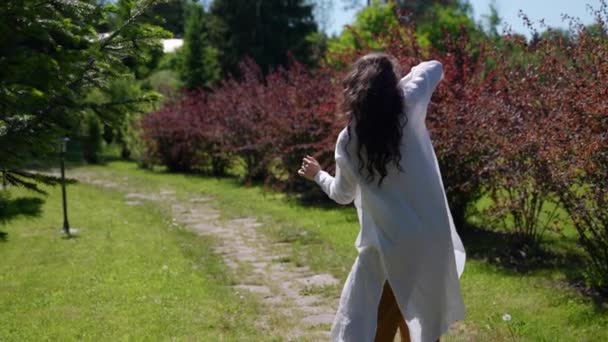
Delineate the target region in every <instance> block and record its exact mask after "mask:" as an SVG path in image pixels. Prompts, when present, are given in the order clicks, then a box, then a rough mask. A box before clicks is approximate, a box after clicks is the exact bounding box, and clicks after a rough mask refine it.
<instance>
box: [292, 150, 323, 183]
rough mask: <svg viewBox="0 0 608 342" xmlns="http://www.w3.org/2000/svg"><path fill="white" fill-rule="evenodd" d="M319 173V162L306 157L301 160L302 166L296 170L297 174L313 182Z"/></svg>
mask: <svg viewBox="0 0 608 342" xmlns="http://www.w3.org/2000/svg"><path fill="white" fill-rule="evenodd" d="M319 171H321V165H319V162H318V161H317V160H316V159H315V158H313V157H311V156H309V155H307V156H306V157H304V159H302V166H301V167H300V169H299V170H298V174H299V175H300V176H302V177H304V178H306V179H309V180H313V179H314V178H315V176H316V175H317V173H318V172H319Z"/></svg>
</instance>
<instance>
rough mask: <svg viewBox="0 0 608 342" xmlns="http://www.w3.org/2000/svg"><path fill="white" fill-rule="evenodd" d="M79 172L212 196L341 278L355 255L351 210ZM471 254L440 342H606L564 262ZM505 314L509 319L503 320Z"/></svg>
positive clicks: (114, 166) (595, 309) (207, 186)
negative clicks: (461, 309) (461, 317)
mask: <svg viewBox="0 0 608 342" xmlns="http://www.w3.org/2000/svg"><path fill="white" fill-rule="evenodd" d="M85 169H88V170H97V171H99V172H107V173H109V174H112V175H114V177H116V176H120V177H124V176H127V177H129V184H133V186H135V187H141V188H148V189H151V190H154V191H157V190H160V189H161V188H165V187H170V188H173V189H175V190H176V191H177V195H178V196H184V197H188V196H198V195H200V194H206V195H212V196H214V197H215V198H216V200H217V201H216V204H217V206H218V207H219V208H220V209H222V210H223V212H224V214H225V215H227V216H241V215H250V216H256V217H258V218H259V219H260V220H261V221H262V222H264V223H265V225H264V226H263V227H262V229H264V230H265V231H266V232H267V233H268V234H269V235H270V236H272V237H273V238H274V239H276V240H282V241H287V242H290V243H291V244H292V246H293V247H294V248H293V255H292V258H293V261H295V262H296V263H298V264H305V265H308V266H310V267H311V268H313V269H315V270H317V271H324V272H330V273H332V274H334V275H336V276H338V277H339V278H340V279H342V280H343V279H345V277H346V275H347V274H348V271H349V270H350V267H351V265H352V262H353V261H354V258H355V256H356V250H355V248H354V246H353V243H354V239H355V237H356V234H357V231H358V223H357V219H356V215H355V212H354V209H353V208H352V207H340V208H338V207H336V208H319V207H305V206H302V205H300V204H298V203H296V202H295V201H292V200H288V199H286V198H285V196H283V195H281V194H276V193H269V192H264V191H263V190H262V189H261V188H260V187H248V188H244V187H242V186H240V185H239V184H238V182H236V181H235V180H231V179H216V178H205V177H198V176H192V175H176V174H167V173H163V172H151V171H143V170H139V169H137V168H136V166H135V164H133V163H124V162H115V163H110V164H109V165H108V166H104V167H87V168H85ZM486 233H487V232H486ZM551 238H555V237H551ZM463 240H464V243H465V247H467V248H469V249H470V250H479V249H480V247H484V246H479V245H478V244H483V243H485V240H479V239H477V238H476V235H475V234H467V233H466V232H463ZM496 240H497V241H498V242H496V241H495V242H493V243H494V244H495V245H497V246H498V247H500V244H501V243H502V242H501V240H500V236H498V237H497V239H496ZM467 242H469V243H470V245H467ZM504 247H505V248H506V247H507V245H506V244H505V246H504ZM571 247H572V246H571ZM572 248H574V247H572ZM481 249H483V248H481ZM560 249H561V248H560ZM472 254H475V257H474V258H469V260H468V263H467V266H466V270H465V273H464V275H463V278H462V288H463V294H464V298H465V304H466V307H467V318H466V320H465V321H464V322H463V323H462V324H460V325H459V326H458V329H459V330H457V331H454V332H453V333H451V334H450V335H449V336H447V337H446V339H445V340H477V341H495V340H512V339H513V336H515V338H516V339H518V340H525V341H602V340H608V310H607V309H606V307H605V305H604V306H601V305H596V304H594V303H593V301H592V300H590V299H589V298H586V297H584V296H582V295H580V294H579V293H577V292H576V291H575V290H573V289H571V288H570V286H568V285H567V276H566V274H567V273H568V272H569V271H572V270H569V269H567V267H570V264H567V263H566V264H561V263H557V265H554V264H553V263H547V266H543V267H539V268H536V269H531V270H529V271H527V272H526V273H525V274H522V273H517V272H515V271H513V270H511V269H509V268H505V267H502V266H501V265H500V263H496V262H494V261H493V260H488V257H487V256H485V255H483V254H479V253H472ZM336 295H339V293H336ZM504 314H510V315H511V317H512V320H511V321H510V322H505V321H503V319H502V317H503V315H504Z"/></svg>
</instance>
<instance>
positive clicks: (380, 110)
mask: <svg viewBox="0 0 608 342" xmlns="http://www.w3.org/2000/svg"><path fill="white" fill-rule="evenodd" d="M398 73H399V67H398V64H397V62H396V60H395V59H394V57H392V56H389V55H387V54H384V53H372V54H368V55H365V56H363V57H361V58H360V59H359V60H357V62H355V64H354V65H353V68H352V70H351V71H350V72H349V73H348V75H347V76H346V77H345V79H344V81H343V86H344V100H343V103H342V110H343V112H344V113H345V114H347V115H348V126H347V130H348V136H349V138H348V139H349V140H348V142H347V144H348V143H350V137H351V129H353V128H354V130H355V134H356V137H357V146H356V151H357V156H358V157H359V173H360V174H361V175H362V176H363V177H365V179H366V180H367V181H368V182H370V183H371V182H373V181H374V179H375V178H376V176H379V179H378V186H380V185H382V181H383V180H384V178H385V177H386V176H387V174H388V166H389V165H390V164H391V163H392V164H394V166H395V167H396V168H397V169H398V170H399V171H403V170H402V168H401V166H400V161H401V157H402V156H401V149H400V147H401V146H400V145H401V138H402V136H403V127H404V126H405V124H406V123H407V116H406V115H405V112H404V98H403V94H402V92H401V91H400V90H399V88H398V86H397V84H398V82H399V75H398Z"/></svg>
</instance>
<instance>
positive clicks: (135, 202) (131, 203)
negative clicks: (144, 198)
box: [125, 201, 141, 205]
mask: <svg viewBox="0 0 608 342" xmlns="http://www.w3.org/2000/svg"><path fill="white" fill-rule="evenodd" d="M125 204H126V205H140V204H141V202H140V201H125Z"/></svg>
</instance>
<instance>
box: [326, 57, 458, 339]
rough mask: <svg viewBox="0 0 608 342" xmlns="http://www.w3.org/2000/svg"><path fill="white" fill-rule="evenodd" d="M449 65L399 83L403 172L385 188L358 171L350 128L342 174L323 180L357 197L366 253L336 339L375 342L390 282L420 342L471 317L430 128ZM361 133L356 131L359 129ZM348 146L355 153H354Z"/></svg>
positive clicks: (340, 144)
mask: <svg viewBox="0 0 608 342" xmlns="http://www.w3.org/2000/svg"><path fill="white" fill-rule="evenodd" d="M442 78H443V68H442V65H441V63H439V62H437V61H429V62H423V63H421V64H419V65H417V66H415V67H413V68H412V70H411V72H410V73H409V74H408V75H407V76H405V77H404V78H403V79H401V80H400V82H399V87H400V88H401V90H402V91H403V94H404V98H405V108H404V113H405V114H406V115H407V119H408V121H407V124H406V125H405V126H404V131H403V139H402V144H401V155H402V160H401V167H402V170H403V172H399V171H398V170H397V168H395V167H394V166H390V167H389V169H388V175H387V176H386V178H385V179H384V180H383V183H382V185H381V186H380V187H379V186H378V182H377V178H376V181H375V182H372V183H368V182H366V181H365V180H364V179H363V177H362V176H361V175H360V174H359V172H358V160H357V153H356V151H355V146H356V136H355V135H354V133H351V134H353V136H352V137H351V140H350V142H349V143H348V144H347V141H348V132H347V130H346V129H344V130H343V131H342V132H341V133H340V135H339V137H338V141H337V143H336V152H335V157H336V176H335V178H334V177H332V176H331V175H329V174H328V173H327V172H324V171H320V172H319V173H317V175H316V176H315V181H316V182H317V183H318V184H319V185H320V186H321V188H322V189H323V191H324V192H325V193H326V194H327V195H328V196H329V197H330V198H332V199H333V200H335V201H336V202H338V203H340V204H348V203H351V202H352V201H353V200H354V201H355V206H356V208H357V214H358V216H359V223H360V225H361V230H360V232H359V236H358V237H357V240H356V242H355V246H356V247H357V249H358V251H359V255H358V257H357V259H356V261H355V263H354V265H353V267H352V270H351V272H350V274H349V276H348V278H347V279H346V283H345V284H344V289H343V290H342V295H341V297H340V305H339V308H338V312H337V314H336V318H335V321H334V324H333V326H332V331H331V338H332V341H346V342H353V341H362V342H367V341H373V340H374V336H375V333H376V325H377V314H378V312H377V311H378V304H379V302H380V297H381V295H382V290H383V286H384V282H385V281H388V282H389V284H390V285H391V287H392V289H393V292H394V294H395V298H396V300H397V303H398V305H399V308H400V309H401V312H402V313H403V315H404V317H405V320H406V322H407V325H408V328H409V331H410V338H411V340H412V341H413V342H418V341H423V342H426V341H435V340H436V339H438V338H439V337H440V336H441V335H442V334H443V333H445V332H446V331H447V329H448V326H449V325H450V323H452V322H454V321H456V320H461V319H463V318H464V305H463V301H462V297H461V293H460V282H459V277H460V274H461V273H462V271H463V269H464V263H465V251H464V247H463V246H462V242H461V241H460V237H459V236H458V234H457V233H456V230H455V228H454V223H453V221H452V217H451V214H450V211H449V208H448V204H447V200H446V196H445V192H444V189H443V183H442V181H441V173H440V171H439V166H438V164H437V158H436V156H435V152H434V150H433V145H432V143H431V139H430V138H429V133H428V130H427V128H426V125H425V118H426V111H427V106H428V104H429V102H430V99H431V95H432V93H433V91H434V90H435V88H436V86H437V84H438V83H439V81H440V80H441V79H442ZM351 132H354V130H351ZM347 149H348V153H347V152H346V150H347Z"/></svg>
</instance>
